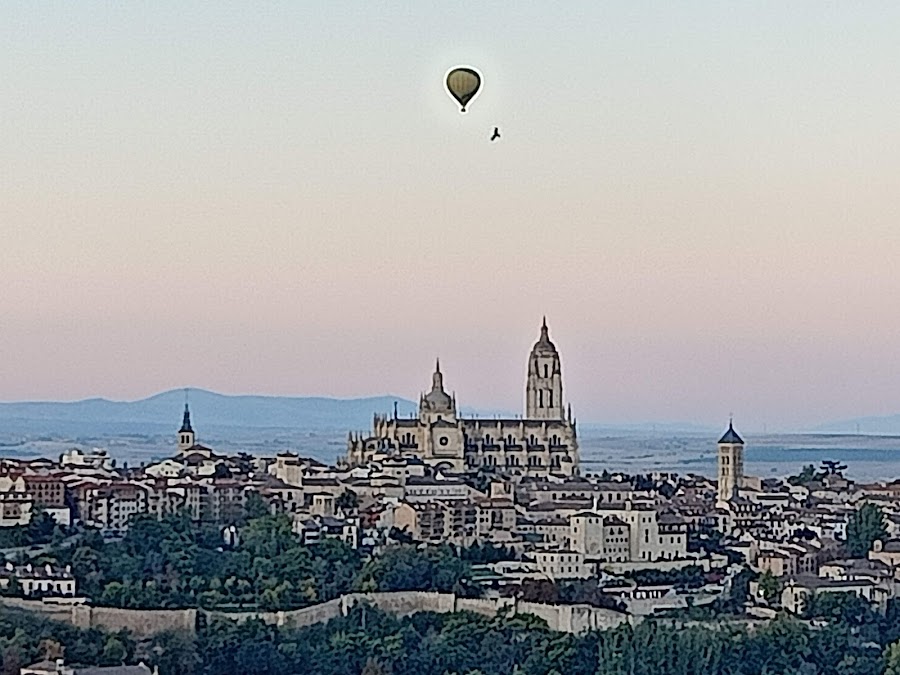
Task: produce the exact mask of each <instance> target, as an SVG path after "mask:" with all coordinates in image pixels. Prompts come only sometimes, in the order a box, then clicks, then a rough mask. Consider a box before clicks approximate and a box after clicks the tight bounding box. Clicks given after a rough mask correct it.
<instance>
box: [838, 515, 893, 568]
mask: <svg viewBox="0 0 900 675" xmlns="http://www.w3.org/2000/svg"><path fill="white" fill-rule="evenodd" d="M886 538H887V526H886V524H885V522H884V513H882V511H881V509H880V508H879V507H878V506H876V505H875V504H872V503H868V502H867V503H865V504H863V505H862V506H861V507H859V508H858V509H857V510H856V511H855V512H854V513H853V514H852V515H851V516H850V520H849V521H848V522H847V552H848V553H849V554H850V556H851V557H853V558H864V557H866V555H868V553H869V551H870V550H871V549H872V544H873V543H874V542H875V541H876V540H882V541H883V540H885V539H886Z"/></svg>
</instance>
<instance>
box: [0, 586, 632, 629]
mask: <svg viewBox="0 0 900 675" xmlns="http://www.w3.org/2000/svg"><path fill="white" fill-rule="evenodd" d="M360 602H365V603H368V604H370V605H373V606H375V607H377V608H378V609H381V610H382V611H385V612H389V613H391V614H395V615H397V616H410V615H412V614H416V613H418V612H435V613H438V614H446V613H451V612H463V611H466V612H474V613H476V614H480V615H483V616H494V615H496V613H497V612H498V611H499V610H500V609H501V608H504V607H509V608H511V610H512V611H511V613H512V614H514V615H515V614H533V615H534V616H537V617H539V618H541V619H543V620H544V621H546V622H547V625H548V626H549V627H550V629H551V630H555V631H562V632H567V633H580V632H583V631H587V630H596V629H604V628H612V627H614V626H617V625H619V624H621V623H625V622H628V621H631V620H633V617H631V616H629V615H628V614H624V613H622V612H617V611H615V610H610V609H601V608H598V607H591V606H588V605H545V604H542V603H532V602H516V600H515V599H513V598H459V597H457V596H455V595H453V594H452V593H426V592H420V591H401V592H396V593H349V594H347V595H344V596H342V597H340V598H336V599H334V600H329V601H328V602H322V603H319V604H317V605H312V606H311V607H304V608H303V609H295V610H291V611H285V612H235V613H231V612H215V611H204V612H203V614H204V616H206V617H207V618H209V619H226V620H228V621H237V622H241V621H246V620H248V619H261V620H262V621H265V622H266V623H269V624H274V625H277V626H285V627H288V628H303V627H305V626H312V625H314V624H318V623H324V622H326V621H330V620H331V619H335V618H337V617H339V616H346V615H347V613H348V612H349V611H350V610H351V609H352V608H353V606H354V605H356V604H358V603H360ZM0 603H2V604H3V605H4V606H7V607H14V608H18V609H24V610H27V611H31V612H37V613H39V614H41V615H43V616H45V617H46V618H48V619H54V620H56V621H64V622H66V623H70V624H72V625H74V626H77V627H79V628H105V629H107V630H110V631H117V630H123V629H126V630H129V631H131V632H132V633H133V634H134V635H136V636H138V637H145V636H148V635H152V634H154V633H159V632H162V631H166V630H183V631H187V632H189V633H194V632H195V631H196V627H197V614H198V610H196V609H157V610H137V609H116V608H113V607H91V606H89V605H83V604H82V605H55V604H51V603H45V602H41V601H37V600H21V599H16V598H2V599H0Z"/></svg>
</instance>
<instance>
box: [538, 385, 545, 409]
mask: <svg viewBox="0 0 900 675" xmlns="http://www.w3.org/2000/svg"><path fill="white" fill-rule="evenodd" d="M538 407H539V408H543V407H544V390H543V389H540V390H539V391H538Z"/></svg>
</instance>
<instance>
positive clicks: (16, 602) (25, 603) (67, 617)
mask: <svg viewBox="0 0 900 675" xmlns="http://www.w3.org/2000/svg"><path fill="white" fill-rule="evenodd" d="M0 604H2V605H3V606H4V607H10V608H13V609H23V610H25V611H28V612H37V613H38V614H41V615H42V616H44V617H45V618H47V619H51V620H53V621H62V622H64V623H72V605H60V604H51V603H48V602H42V601H40V600H23V599H21V598H0Z"/></svg>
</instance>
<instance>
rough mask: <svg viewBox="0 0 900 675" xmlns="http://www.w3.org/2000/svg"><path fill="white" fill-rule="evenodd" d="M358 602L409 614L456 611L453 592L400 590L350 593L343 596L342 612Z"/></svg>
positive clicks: (399, 614) (394, 612)
mask: <svg viewBox="0 0 900 675" xmlns="http://www.w3.org/2000/svg"><path fill="white" fill-rule="evenodd" d="M358 602H367V603H369V604H370V605H373V606H375V607H377V608H378V609H380V610H383V611H385V612H389V613H391V614H396V615H397V616H409V615H411V614H416V613H418V612H437V613H439V614H444V613H446V612H453V611H455V606H456V596H455V595H453V594H452V593H428V592H424V591H398V592H395V593H350V594H347V595H345V596H343V598H342V610H341V611H342V613H343V614H345V615H346V614H347V612H348V611H349V609H350V608H351V607H353V605H355V604H357V603H358Z"/></svg>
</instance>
